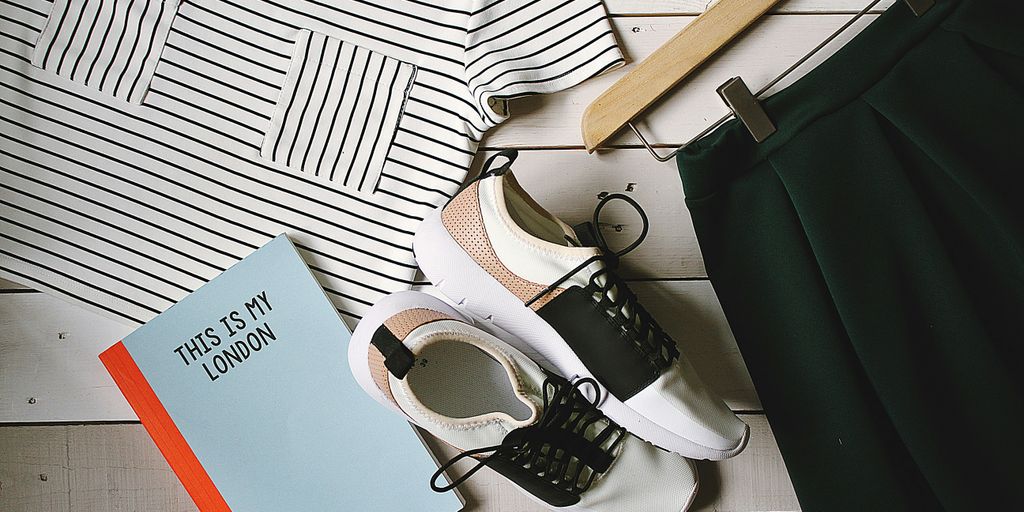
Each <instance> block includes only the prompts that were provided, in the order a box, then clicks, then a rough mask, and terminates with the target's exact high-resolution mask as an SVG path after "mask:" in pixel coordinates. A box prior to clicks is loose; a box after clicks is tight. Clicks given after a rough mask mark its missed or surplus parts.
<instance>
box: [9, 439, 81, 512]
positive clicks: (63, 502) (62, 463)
mask: <svg viewBox="0 0 1024 512" xmlns="http://www.w3.org/2000/svg"><path fill="white" fill-rule="evenodd" d="M67 467H68V440H67V429H66V428H65V427H0V510H3V511H11V512H51V511H52V512H67V511H68V510H69V502H70V496H69V495H70V493H69V492H68V490H69V483H68V469H67Z"/></svg>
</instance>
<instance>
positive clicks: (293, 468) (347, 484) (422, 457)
mask: <svg viewBox="0 0 1024 512" xmlns="http://www.w3.org/2000/svg"><path fill="white" fill-rule="evenodd" d="M349 336H350V332H349V329H348V327H347V326H346V325H345V324H344V322H343V321H342V319H341V317H340V316H339V314H338V311H337V310H336V309H335V308H334V306H333V304H332V303H331V301H330V300H329V299H328V298H327V297H326V296H325V295H324V292H323V290H322V289H321V288H320V285H319V284H318V283H317V282H316V280H315V279H314V278H313V275H312V274H311V273H310V271H309V268H308V267H307V266H306V264H305V263H304V262H303V261H302V259H301V258H300V257H299V255H298V253H297V252H296V250H295V247H294V246H293V245H292V243H291V241H289V240H288V238H287V237H286V236H285V235H281V236H278V237H277V238H275V239H274V240H272V241H271V242H269V243H268V244H266V245H265V246H263V247H262V248H260V249H259V250H257V251H256V252H254V253H253V254H251V255H250V256H249V257H247V258H245V259H243V260H242V261H240V262H238V263H237V264H236V265H234V266H233V267H231V268H230V269H228V270H227V271H225V272H224V273H223V274H221V275H220V276H218V277H217V278H215V279H213V280H212V281H210V282H209V283H208V284H206V285H205V286H203V287H202V288H200V289H199V290H197V291H195V292H194V293H192V294H191V295H189V296H188V297H185V298H184V299H183V300H181V301H180V302H179V303H178V304H176V305H174V306H172V307H171V308H170V309H168V310H167V311H165V312H164V313H163V314H161V315H159V316H157V317H156V318H154V319H153V320H151V321H150V322H149V323H147V324H146V325H144V326H142V327H140V328H139V329H138V330H136V331H135V332H133V333H132V334H130V335H128V336H127V337H125V339H124V340H122V341H121V342H119V343H117V344H115V345H114V346H112V347H111V348H110V349H108V350H106V351H105V352H104V353H103V354H101V355H100V359H101V360H102V361H103V364H104V365H106V367H107V370H108V371H109V372H110V373H111V375H112V376H113V377H114V380H115V381H116V382H117V384H118V387H120V389H121V392H122V393H124V395H125V397H126V398H127V399H128V401H129V402H130V403H131V404H132V407H133V408H134V409H135V412H136V413H137V414H138V416H139V419H140V420H141V421H142V423H143V425H144V426H145V427H146V429H147V431H148V432H149V433H150V435H151V436H152V437H153V439H154V440H155V441H156V444H157V446H158V447H159V448H160V450H161V452H162V453H163V455H164V457H165V458H166V459H167V460H168V462H169V463H170V465H171V468H172V469H173V470H174V471H175V473H176V474H177V475H178V477H179V478H180V479H181V481H182V483H183V484H184V486H185V488H186V490H187V491H188V492H189V494H190V495H191V496H192V498H193V500H195V501H196V505H197V506H198V507H199V509H200V510H202V511H204V512H209V511H223V510H234V511H237V512H250V511H267V512H290V511H301V512H306V511H310V512H312V511H316V512H320V511H334V510H337V511H360V512H363V511H377V510H380V511H393V510H416V511H424V512H430V511H444V512H451V511H455V510H459V509H460V508H462V503H461V502H460V499H459V497H458V496H456V495H454V494H452V493H446V494H437V493H434V492H433V491H431V490H430V487H429V485H428V483H427V482H428V481H429V480H430V475H431V474H432V473H433V472H434V471H435V470H436V469H437V465H436V462H435V461H434V460H433V459H432V457H431V455H430V454H429V452H428V451H427V449H426V447H425V446H424V445H423V443H422V441H421V440H420V438H419V437H418V436H417V434H416V433H415V431H414V430H413V428H412V427H411V426H410V425H409V424H408V423H407V422H405V421H404V420H402V419H401V418H400V417H398V416H396V415H394V414H393V413H392V412H390V411H388V410H386V409H385V408H383V407H381V406H380V405H379V404H377V403H376V402H374V401H373V399H371V398H370V397H368V396H366V394H365V393H364V392H363V391H362V389H361V388H360V387H359V385H358V384H356V381H355V379H354V378H353V377H352V374H351V373H350V372H349V369H348V361H347V347H348V341H349Z"/></svg>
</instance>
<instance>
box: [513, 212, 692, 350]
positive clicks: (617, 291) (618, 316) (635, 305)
mask: <svg viewBox="0 0 1024 512" xmlns="http://www.w3.org/2000/svg"><path fill="white" fill-rule="evenodd" d="M614 200H620V201H625V202H626V203H627V204H629V205H630V206H632V207H633V209H635V210H636V212H637V214H639V215H640V220H641V221H642V222H643V228H642V229H641V230H640V235H639V236H638V237H637V238H636V240H634V241H633V242H632V243H630V244H629V245H627V246H626V247H625V248H623V249H621V250H619V251H612V250H611V249H610V248H609V247H608V242H607V240H605V237H604V233H603V232H602V231H601V229H600V226H601V223H600V220H601V211H602V210H603V209H604V207H605V205H607V204H608V203H609V202H611V201H614ZM593 222H594V223H593V225H594V226H596V227H595V228H594V229H592V230H590V231H591V233H592V235H593V238H594V240H595V243H596V244H597V247H598V249H601V253H600V254H597V255H595V256H591V257H590V258H587V259H586V260H584V261H583V263H580V264H579V265H577V266H576V268H574V269H572V270H570V271H569V272H567V273H566V274H565V275H563V276H562V277H561V278H559V279H558V280H557V281H555V282H554V283H551V285H549V286H547V287H546V288H544V289H543V290H541V291H540V292H539V293H537V295H534V296H533V297H532V298H531V299H530V300H528V301H526V303H525V305H526V306H527V307H529V306H530V305H531V304H533V303H534V302H537V301H538V300H540V299H541V298H542V297H544V296H546V295H547V294H549V293H551V292H553V291H555V290H556V289H558V287H559V286H561V285H562V283H564V282H566V281H568V280H569V279H571V278H572V277H573V276H574V275H576V274H577V273H579V272H581V271H582V270H583V269H585V268H587V267H589V266H590V265H591V264H593V263H595V262H598V261H600V262H603V263H604V266H603V267H602V268H600V269H598V270H596V271H594V272H593V273H592V274H591V276H590V281H589V283H588V285H587V287H586V288H584V290H585V291H586V292H588V293H590V294H591V296H592V297H594V302H596V303H597V307H598V308H600V309H602V310H604V311H605V312H606V313H607V314H608V321H609V323H610V324H611V325H612V326H613V327H615V328H618V329H620V330H622V333H623V334H624V335H626V336H627V337H629V338H630V339H632V340H633V342H634V343H636V344H637V346H638V347H639V348H640V350H641V351H642V353H643V354H645V355H646V356H647V357H648V358H649V359H650V360H651V362H652V363H654V364H655V365H656V366H657V367H658V368H661V369H665V368H667V367H668V366H670V365H671V364H672V362H673V361H675V360H676V359H678V358H679V349H678V347H676V343H675V341H673V340H672V338H670V337H669V336H668V334H666V333H665V331H663V330H662V329H661V326H660V325H658V323H657V322H656V321H655V320H654V317H652V316H651V314H650V313H648V312H647V310H646V309H644V307H643V306H642V305H640V302H639V301H638V299H637V296H636V294H634V293H633V291H632V290H630V289H629V286H627V285H626V282H625V281H624V280H623V279H622V278H620V277H618V276H617V275H616V274H615V272H614V270H615V269H616V268H618V266H619V260H620V258H621V257H623V256H625V255H626V254H628V253H630V252H632V251H633V250H634V249H636V248H637V247H639V246H640V244H642V243H643V241H644V239H646V238H647V233H648V232H649V230H650V220H649V219H648V218H647V213H646V212H644V210H643V208H641V207H640V204H639V203H637V202H636V201H635V200H634V199H633V198H631V197H629V196H627V195H624V194H608V195H606V196H604V197H602V198H601V200H600V201H599V202H598V203H597V206H596V207H595V208H594V221H593Z"/></svg>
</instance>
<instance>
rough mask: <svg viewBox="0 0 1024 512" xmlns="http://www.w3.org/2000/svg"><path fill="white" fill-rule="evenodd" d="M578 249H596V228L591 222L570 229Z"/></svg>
mask: <svg viewBox="0 0 1024 512" xmlns="http://www.w3.org/2000/svg"><path fill="white" fill-rule="evenodd" d="M572 231H573V233H575V234H576V241H578V242H579V247H597V228H596V227H595V226H594V223H592V222H581V223H579V224H576V225H575V226H573V227H572Z"/></svg>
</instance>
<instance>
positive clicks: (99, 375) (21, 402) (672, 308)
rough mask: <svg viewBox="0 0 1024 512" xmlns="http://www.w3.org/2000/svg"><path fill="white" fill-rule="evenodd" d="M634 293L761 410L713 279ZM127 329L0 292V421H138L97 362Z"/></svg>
mask: <svg viewBox="0 0 1024 512" xmlns="http://www.w3.org/2000/svg"><path fill="white" fill-rule="evenodd" d="M633 288H634V290H635V291H636V292H637V294H638V295H639V296H640V298H641V300H642V301H643V302H644V304H645V305H646V306H647V307H648V309H650V310H651V312H652V313H653V314H654V315H655V316H657V317H658V318H660V319H661V320H662V323H663V324H664V327H665V329H666V330H667V331H668V332H669V333H670V334H672V335H673V336H674V337H675V339H676V340H677V342H678V343H679V345H680V347H681V349H682V351H683V353H684V354H686V356H687V357H690V358H691V360H692V361H693V364H694V366H695V367H696V368H697V369H698V371H699V372H701V375H702V376H703V377H704V379H705V380H706V381H707V382H708V385H709V386H711V387H712V388H713V389H715V390H716V391H717V392H719V393H720V394H721V395H722V396H723V398H725V400H726V401H727V402H728V403H729V404H730V406H732V407H733V408H734V409H736V410H743V411H750V410H759V409H760V403H759V402H758V400H757V396H756V393H755V392H754V388H753V384H752V383H751V381H750V377H749V375H748V374H747V371H746V366H745V365H744V364H743V359H742V357H741V356H740V354H739V350H738V349H737V348H736V341H735V339H734V338H733V337H732V333H731V331H730V330H729V327H728V324H727V322H726V320H725V315H724V313H723V312H722V310H721V307H720V306H719V305H718V301H717V299H716V298H715V295H714V291H713V290H712V289H711V285H710V283H709V282H707V281H654V282H638V283H634V285H633ZM129 330H130V329H129V328H127V327H125V326H123V325H121V324H118V323H116V322H113V321H110V320H107V319H105V318H102V317H100V316H98V315H95V314H93V313H90V312H88V311H85V310H82V309H80V308H78V307H76V306H73V305H71V304H68V303H66V302H63V301H60V300H58V299H56V298H54V297H51V296H49V295H45V294H41V293H32V294H21V293H19V294H5V295H0V423H26V422H35V423H39V422H76V421H132V420H135V419H136V416H135V413H134V412H133V411H132V409H131V407H130V406H129V405H128V403H127V402H126V401H125V399H124V397H123V396H121V392H120V391H119V390H118V389H117V386H116V385H115V384H114V382H113V380H111V378H110V376H109V375H108V374H107V372H106V370H105V369H104V368H103V366H102V365H101V364H100V363H99V360H98V359H97V356H98V355H99V353H100V352H102V351H103V350H105V349H106V348H107V347H108V346H110V345H111V344H112V343H113V341H115V340H117V339H119V338H120V337H123V336H124V335H125V334H127V333H128V332H129ZM59 333H64V335H65V336H66V338H65V339H63V340H61V339H58V334H59Z"/></svg>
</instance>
